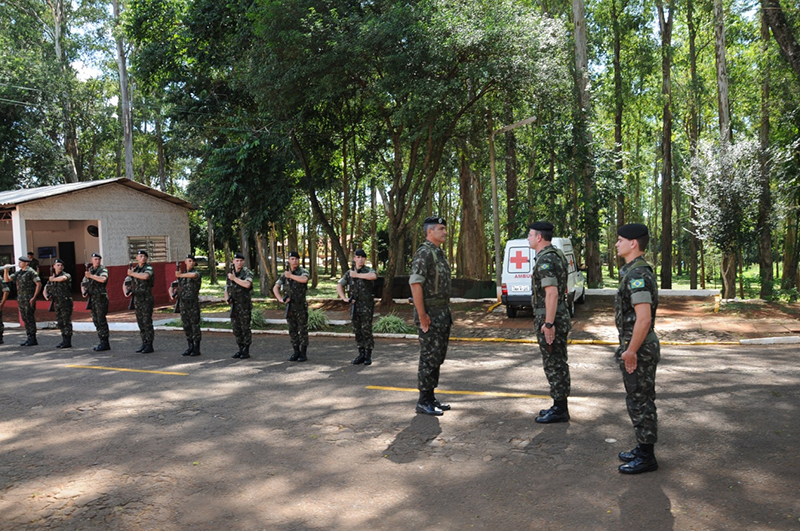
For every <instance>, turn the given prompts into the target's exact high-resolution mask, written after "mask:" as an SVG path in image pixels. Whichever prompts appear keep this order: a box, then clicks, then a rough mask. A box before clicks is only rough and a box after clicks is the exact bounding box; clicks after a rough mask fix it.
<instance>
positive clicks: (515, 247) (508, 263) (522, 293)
mask: <svg viewBox="0 0 800 531" xmlns="http://www.w3.org/2000/svg"><path fill="white" fill-rule="evenodd" d="M552 244H553V247H556V248H557V249H561V251H562V252H563V253H564V256H566V257H567V267H568V270H567V273H568V274H567V289H569V295H568V296H567V306H568V307H569V314H570V315H573V316H574V315H575V303H576V302H577V303H582V302H583V301H584V300H586V279H585V278H584V276H583V273H582V272H581V271H578V269H577V268H576V267H575V252H574V251H573V249H572V241H571V240H570V239H569V238H553V241H552ZM535 261H536V251H534V250H533V249H531V248H530V247H529V246H528V240H508V242H507V243H506V251H505V254H504V255H503V275H502V290H503V291H502V296H501V301H502V302H503V304H505V306H506V315H508V316H509V317H516V316H517V311H518V310H522V309H531V308H532V302H531V295H532V293H531V274H532V273H533V265H534V263H535Z"/></svg>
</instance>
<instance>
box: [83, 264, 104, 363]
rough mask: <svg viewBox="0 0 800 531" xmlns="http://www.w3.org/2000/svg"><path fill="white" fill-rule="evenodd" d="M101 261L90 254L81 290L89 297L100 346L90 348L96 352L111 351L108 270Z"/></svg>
mask: <svg viewBox="0 0 800 531" xmlns="http://www.w3.org/2000/svg"><path fill="white" fill-rule="evenodd" d="M102 259H103V257H102V256H100V255H99V254H97V253H92V263H91V265H90V266H89V268H88V269H87V270H86V272H85V273H84V275H83V276H84V278H83V282H81V289H82V290H85V293H84V294H83V296H84V297H86V296H87V295H88V297H89V308H90V309H91V311H92V322H93V323H94V327H95V329H96V330H97V337H99V338H100V344H99V345H97V346H96V347H94V348H92V350H94V351H96V352H103V351H105V350H111V345H110V344H109V342H108V321H106V315H108V269H106V266H104V265H102V264H101V263H100V261H101V260H102Z"/></svg>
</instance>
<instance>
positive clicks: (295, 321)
mask: <svg viewBox="0 0 800 531" xmlns="http://www.w3.org/2000/svg"><path fill="white" fill-rule="evenodd" d="M298 306H300V307H299V308H295V305H294V303H292V305H291V306H290V307H289V311H288V312H286V322H287V323H288V324H289V337H290V338H291V339H292V347H299V348H302V347H307V346H308V303H303V304H302V305H298Z"/></svg>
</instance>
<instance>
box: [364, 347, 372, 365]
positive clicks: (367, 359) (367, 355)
mask: <svg viewBox="0 0 800 531" xmlns="http://www.w3.org/2000/svg"><path fill="white" fill-rule="evenodd" d="M364 365H372V349H371V348H368V349H364Z"/></svg>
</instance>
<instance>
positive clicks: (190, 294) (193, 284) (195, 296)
mask: <svg viewBox="0 0 800 531" xmlns="http://www.w3.org/2000/svg"><path fill="white" fill-rule="evenodd" d="M187 273H196V274H197V277H195V278H179V279H178V284H179V285H180V287H181V300H182V301H197V300H199V299H200V285H201V284H202V282H203V278H202V277H201V275H200V272H199V271H196V270H194V269H192V270H191V271H187Z"/></svg>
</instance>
